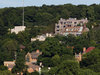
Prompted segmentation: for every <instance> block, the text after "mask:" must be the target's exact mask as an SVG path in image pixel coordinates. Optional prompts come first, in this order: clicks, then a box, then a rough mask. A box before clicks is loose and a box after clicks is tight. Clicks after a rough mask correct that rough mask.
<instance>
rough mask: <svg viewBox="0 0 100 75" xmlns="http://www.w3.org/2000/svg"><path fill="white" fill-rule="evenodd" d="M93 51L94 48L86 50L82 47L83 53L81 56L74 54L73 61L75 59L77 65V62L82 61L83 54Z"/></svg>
mask: <svg viewBox="0 0 100 75" xmlns="http://www.w3.org/2000/svg"><path fill="white" fill-rule="evenodd" d="M93 49H95V47H89V48H87V49H86V47H83V53H82V54H81V53H79V54H76V53H75V59H76V60H77V61H78V63H79V61H81V60H82V55H83V54H85V53H88V52H90V51H91V50H93Z"/></svg>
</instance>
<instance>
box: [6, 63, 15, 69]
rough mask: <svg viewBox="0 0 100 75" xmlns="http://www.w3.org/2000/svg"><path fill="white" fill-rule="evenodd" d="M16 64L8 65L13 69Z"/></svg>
mask: <svg viewBox="0 0 100 75" xmlns="http://www.w3.org/2000/svg"><path fill="white" fill-rule="evenodd" d="M14 66H15V64H11V65H8V66H7V67H8V68H11V69H12V68H13V67H14Z"/></svg>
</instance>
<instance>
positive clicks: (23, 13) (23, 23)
mask: <svg viewBox="0 0 100 75" xmlns="http://www.w3.org/2000/svg"><path fill="white" fill-rule="evenodd" d="M23 26H24V0H23Z"/></svg>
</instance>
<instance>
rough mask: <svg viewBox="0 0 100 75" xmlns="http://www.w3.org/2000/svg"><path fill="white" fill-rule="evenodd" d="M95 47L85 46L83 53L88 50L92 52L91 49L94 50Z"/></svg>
mask: <svg viewBox="0 0 100 75" xmlns="http://www.w3.org/2000/svg"><path fill="white" fill-rule="evenodd" d="M93 49H95V47H89V48H87V49H86V48H85V47H84V48H83V53H82V54H85V53H87V52H90V51H91V50H93Z"/></svg>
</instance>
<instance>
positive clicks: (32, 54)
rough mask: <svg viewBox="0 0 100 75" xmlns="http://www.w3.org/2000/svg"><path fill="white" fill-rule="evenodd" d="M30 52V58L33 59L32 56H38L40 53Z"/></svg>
mask: <svg viewBox="0 0 100 75" xmlns="http://www.w3.org/2000/svg"><path fill="white" fill-rule="evenodd" d="M30 54H31V58H32V59H33V58H36V59H37V58H38V56H39V55H40V54H42V52H32V53H30Z"/></svg>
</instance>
